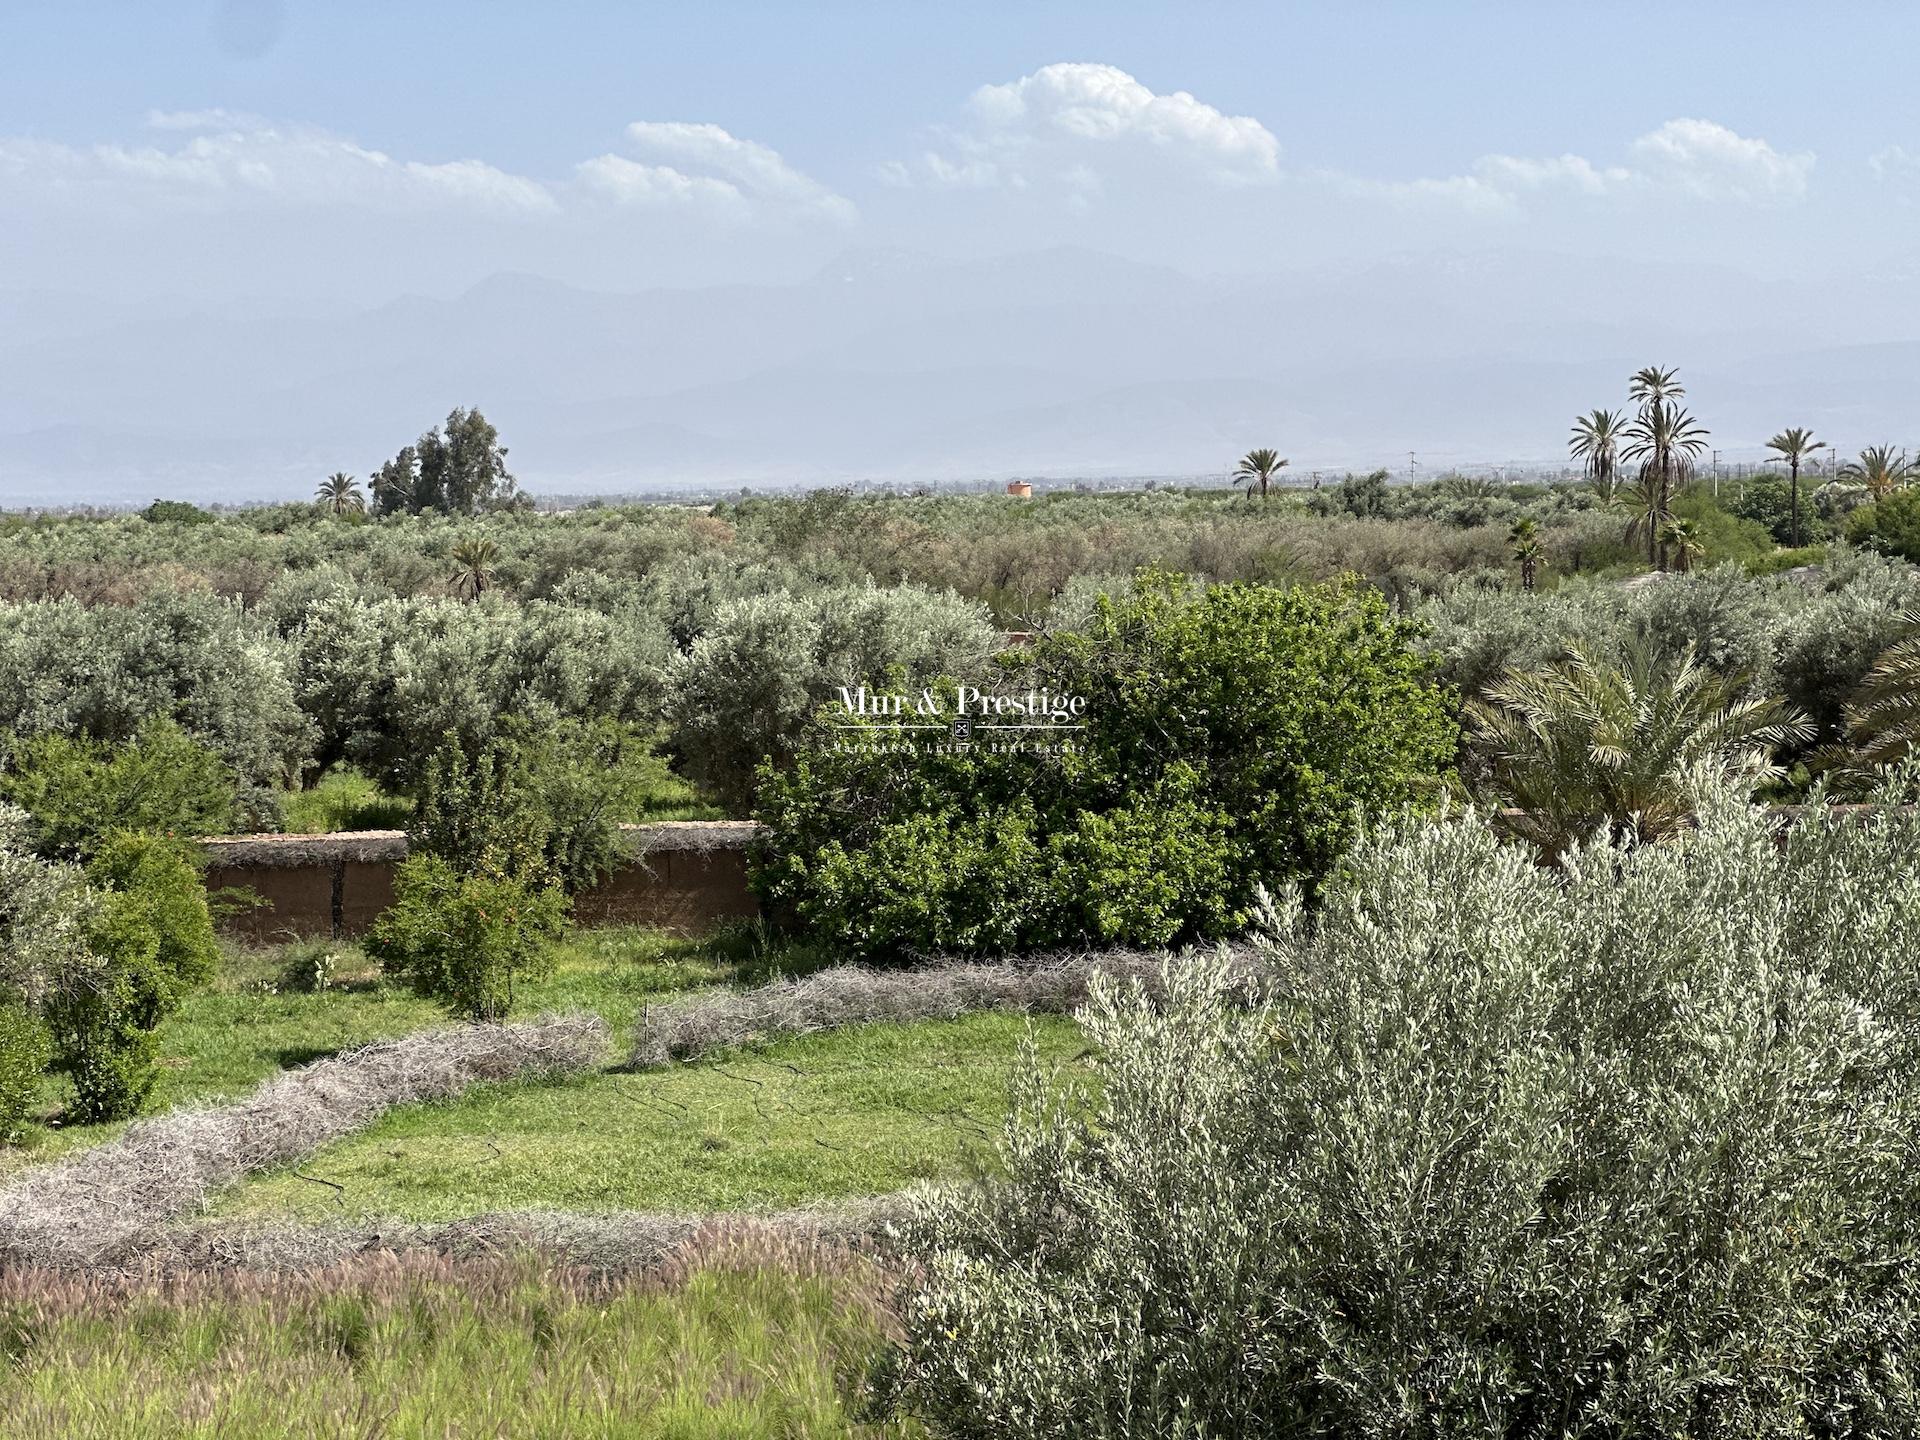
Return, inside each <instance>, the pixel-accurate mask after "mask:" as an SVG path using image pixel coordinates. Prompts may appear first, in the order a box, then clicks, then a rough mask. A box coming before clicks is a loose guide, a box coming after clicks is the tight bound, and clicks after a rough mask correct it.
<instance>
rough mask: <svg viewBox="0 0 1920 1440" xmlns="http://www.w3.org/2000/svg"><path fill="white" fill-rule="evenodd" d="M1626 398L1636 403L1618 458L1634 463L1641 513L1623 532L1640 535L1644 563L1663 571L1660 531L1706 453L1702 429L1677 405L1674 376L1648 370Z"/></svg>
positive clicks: (1638, 377)
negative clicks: (1675, 498)
mask: <svg viewBox="0 0 1920 1440" xmlns="http://www.w3.org/2000/svg"><path fill="white" fill-rule="evenodd" d="M1627 391H1628V393H1629V394H1630V395H1631V396H1632V397H1633V398H1634V399H1635V400H1638V401H1639V402H1640V410H1639V413H1638V414H1636V415H1635V416H1634V418H1633V423H1632V424H1631V425H1629V426H1628V427H1627V429H1626V432H1625V435H1626V439H1627V444H1626V446H1625V447H1624V448H1623V449H1622V450H1621V452H1620V453H1621V458H1622V459H1625V460H1630V461H1637V462H1638V463H1639V467H1640V472H1639V493H1638V495H1637V496H1636V497H1635V499H1636V502H1637V505H1638V507H1639V508H1640V510H1641V514H1640V515H1639V516H1636V519H1635V522H1634V523H1633V524H1632V525H1630V526H1629V527H1628V533H1629V535H1633V534H1637V533H1639V532H1641V531H1644V532H1645V536H1646V542H1647V563H1648V564H1649V565H1652V566H1655V567H1657V568H1660V569H1665V568H1666V564H1665V561H1666V556H1665V554H1664V553H1663V552H1662V551H1661V549H1660V546H1659V539H1660V532H1661V531H1662V530H1663V529H1665V528H1666V526H1667V524H1668V523H1669V522H1670V521H1671V520H1672V519H1673V496H1674V492H1675V491H1677V490H1678V489H1679V488H1680V487H1681V486H1683V485H1685V484H1686V482H1687V477H1688V476H1689V475H1691V474H1692V473H1693V464H1694V461H1695V460H1697V459H1698V458H1699V457H1700V453H1701V451H1703V450H1705V449H1706V448H1707V430H1706V427H1705V426H1703V425H1701V424H1700V423H1699V422H1698V421H1697V420H1695V419H1694V418H1693V417H1692V416H1691V415H1689V414H1688V413H1687V412H1686V411H1685V410H1684V409H1683V408H1681V406H1680V404H1679V400H1680V397H1681V396H1683V395H1685V394H1686V393H1687V392H1686V390H1685V389H1684V388H1683V387H1682V386H1681V384H1680V381H1679V379H1678V377H1677V375H1676V373H1675V372H1674V371H1672V370H1662V369H1660V368H1659V367H1658V366H1650V367H1648V368H1647V369H1645V370H1641V371H1639V372H1638V373H1636V374H1635V375H1634V377H1633V378H1632V379H1631V380H1630V381H1628V383H1627Z"/></svg>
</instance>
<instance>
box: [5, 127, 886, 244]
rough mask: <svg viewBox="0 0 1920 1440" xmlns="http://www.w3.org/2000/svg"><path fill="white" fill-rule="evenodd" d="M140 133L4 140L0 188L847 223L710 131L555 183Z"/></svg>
mask: <svg viewBox="0 0 1920 1440" xmlns="http://www.w3.org/2000/svg"><path fill="white" fill-rule="evenodd" d="M146 127H147V129H148V130H150V131H152V132H154V138H153V139H152V140H151V141H150V142H149V143H142V144H121V143H104V144H97V145H67V144H60V143H57V142H52V141H45V140H38V139H24V138H7V137H4V136H0V187H5V189H6V190H7V192H8V193H10V194H12V195H15V196H17V197H21V198H26V199H37V200H39V201H41V202H42V203H50V204H65V205H85V204H87V203H89V202H96V203H112V202H114V201H120V202H124V203H125V204H127V205H130V206H134V207H139V208H147V207H152V206H156V205H168V204H173V205H178V206H185V207H191V208H194V209H196V210H200V211H221V210H237V209H245V208H252V209H274V208H277V209H299V208H314V207H326V208H330V209H337V210H342V211H349V210H353V209H374V210H382V211H393V210H400V211H418V212H421V213H434V212H441V211H446V210H450V209H451V210H464V211H484V212H489V213H493V214H496V215H519V216H542V215H552V214H559V213H563V212H567V211H572V210H579V209H582V208H594V207H592V206H591V202H594V201H602V202H604V201H611V202H614V203H616V204H618V205H621V206H629V205H632V206H646V207H653V208H667V209H673V208H678V209H683V210H688V211H696V212H703V213H706V214H708V215H710V216H724V217H727V218H729V219H736V220H744V219H753V218H759V217H763V216H774V217H780V216H793V215H810V216H811V215H824V216H828V217H830V218H833V219H835V220H842V221H843V220H847V219H850V218H851V217H852V215H853V207H852V205H851V204H850V203H849V202H848V201H846V200H844V199H842V198H841V197H840V196H838V195H836V194H834V193H833V192H832V191H830V190H828V189H827V188H826V187H825V186H823V185H821V184H819V183H818V182H817V181H815V180H813V179H812V178H810V177H809V176H807V175H804V174H802V173H801V172H800V171H798V170H796V169H795V168H794V167H793V166H791V165H789V164H787V162H786V161H785V160H783V159H782V158H781V157H780V155H779V153H778V152H777V151H774V150H772V149H769V148H768V147H767V146H765V145H761V144H757V143H755V142H754V141H751V140H742V139H739V138H737V137H735V136H733V135H730V134H728V133H727V132H726V131H725V130H723V129H721V128H720V127H719V126H717V125H694V124H681V123H676V122H657V121H645V122H641V123H638V124H635V125H632V126H629V127H628V130H627V139H628V141H629V142H630V143H631V146H632V148H633V149H634V150H635V151H636V152H639V156H640V158H633V157H631V156H628V155H618V154H608V155H601V156H598V157H595V158H593V159H590V160H585V161H582V162H580V163H579V164H578V165H576V166H574V167H573V168H572V171H571V173H570V174H568V175H565V176H563V177H561V178H558V179H553V180H548V179H542V178H536V177H533V176H527V175H518V174H514V173H512V172H511V171H507V170H503V169H501V168H500V167H498V166H495V165H491V164H488V163H487V162H486V161H484V160H480V159H461V160H448V161H428V160H407V159H400V158H396V157H395V156H392V155H389V154H386V153H385V152H383V151H380V150H375V149H372V148H370V147H368V146H365V145H362V144H360V143H358V142H357V141H354V140H351V139H348V138H347V137H345V136H342V135H337V134H334V133H333V132H331V131H328V130H323V129H319V128H317V127H313V126H304V125H285V124H280V123H277V122H274V121H271V120H266V119H262V118H261V117H259V116H255V115H246V114H241V113H237V112H233V111H228V110H181V111H167V110H156V111H152V112H150V113H149V114H148V115H147V117H146ZM600 208H604V207H600Z"/></svg>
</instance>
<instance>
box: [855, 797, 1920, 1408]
mask: <svg viewBox="0 0 1920 1440" xmlns="http://www.w3.org/2000/svg"><path fill="white" fill-rule="evenodd" d="M1704 808H1705V812H1706V813H1705V814H1704V816H1703V819H1702V824H1701V827H1700V829H1699V830H1698V831H1696V832H1693V833H1692V834H1690V835H1688V836H1685V837H1683V838H1681V839H1679V840H1676V841H1675V842H1673V843H1669V844H1663V845H1655V846H1642V847H1639V848H1637V849H1634V850H1631V851H1621V850H1617V849H1613V848H1609V847H1606V846H1604V845H1601V846H1590V847H1586V848H1582V849H1579V850H1576V851H1575V852H1574V853H1572V854H1571V855H1570V856H1569V858H1568V860H1567V862H1566V863H1565V864H1564V865H1563V866H1562V867H1559V868H1557V869H1547V868H1543V867H1541V866H1540V865H1538V864H1537V863H1536V861H1535V859H1534V856H1533V854H1532V852H1531V851H1530V850H1527V849H1525V848H1522V847H1515V846H1511V845H1503V844H1502V843H1500V842H1499V841H1498V840H1497V839H1496V837H1495V835H1494V833H1493V832H1492V831H1491V829H1490V828H1489V827H1488V826H1487V825H1485V824H1483V823H1480V822H1478V821H1476V820H1472V819H1468V820H1465V821H1449V822H1441V823H1418V822H1409V823H1405V824H1398V825H1392V826H1388V827H1386V828H1384V829H1383V830H1382V831H1381V832H1380V833H1378V834H1376V835H1374V836H1372V837H1370V838H1368V839H1367V840H1365V841H1364V842H1362V843H1361V844H1360V845H1358V846H1357V847H1356V848H1355V850H1354V851H1353V852H1352V853H1351V854H1350V856H1349V858H1348V860H1347V862H1346V863H1345V864H1344V865H1343V866H1342V867H1341V868H1340V870H1339V872H1338V876H1337V878H1336V879H1335V880H1333V881H1332V882H1331V883H1329V884H1328V885H1327V886H1326V887H1325V888H1324V889H1323V891H1322V893H1321V896H1320V900H1319V904H1318V906H1317V909H1316V912H1315V913H1314V914H1312V915H1311V916H1310V915H1308V914H1306V913H1304V912H1303V910H1302V908H1301V906H1300V904H1299V898H1298V896H1297V894H1296V895H1294V896H1292V897H1290V898H1288V899H1286V900H1285V901H1284V902H1283V903H1282V904H1281V905H1280V906H1279V908H1278V911H1277V913H1276V914H1275V915H1274V916H1273V918H1272V922H1271V924H1272V932H1273V933H1272V938H1271V940H1270V941H1269V942H1268V944H1267V946H1266V947H1265V950H1264V957H1263V958H1264V960H1265V961H1266V967H1267V968H1266V972H1265V975H1264V977H1263V978H1261V979H1259V980H1257V981H1256V982H1255V985H1254V991H1255V993H1254V995H1253V997H1252V1002H1251V1003H1249V1001H1248V997H1247V994H1246V990H1245V986H1246V984H1247V981H1246V979H1245V977H1244V976H1242V977H1241V979H1239V980H1236V981H1233V982H1229V980H1228V979H1227V977H1226V976H1224V975H1223V974H1222V973H1221V972H1220V971H1219V970H1217V969H1216V968H1215V965H1216V962H1213V961H1201V962H1196V963H1194V964H1192V965H1189V966H1186V967H1176V968H1175V969H1174V970H1173V971H1171V972H1170V977H1169V989H1170V994H1169V997H1168V999H1167V1000H1166V1001H1165V1003H1164V1004H1163V1003H1158V1002H1155V1001H1152V1000H1150V999H1148V998H1147V997H1146V996H1145V995H1143V994H1142V993H1140V992H1138V991H1133V992H1120V991H1115V990H1111V989H1109V990H1106V991H1105V992H1104V993H1102V994H1101V995H1100V996H1099V997H1098V999H1097V1000H1096V1002H1095V1004H1094V1005H1093V1006H1092V1008H1091V1011H1090V1013H1089V1014H1088V1015H1087V1016H1086V1019H1085V1024H1086V1028H1087V1030H1088V1032H1089V1033H1088V1038H1089V1049H1090V1051H1091V1053H1092V1054H1094V1055H1095V1056H1097V1057H1099V1064H1100V1074H1099V1076H1098V1079H1097V1083H1092V1082H1089V1083H1088V1084H1087V1086H1086V1087H1085V1088H1082V1087H1081V1086H1080V1085H1078V1084H1073V1085H1069V1086H1068V1087H1067V1088H1066V1090H1065V1092H1064V1093H1063V1091H1062V1088H1061V1085H1060V1081H1059V1077H1058V1076H1057V1075H1050V1074H1047V1073H1043V1072H1042V1071H1041V1069H1040V1068H1039V1066H1038V1065H1037V1064H1034V1063H1033V1062H1032V1061H1031V1060H1030V1061H1029V1063H1028V1067H1027V1073H1026V1075H1025V1077H1024V1079H1023V1081H1022V1082H1021V1085H1020V1088H1019V1092H1018V1096H1017V1100H1018V1106H1017V1113H1016V1115H1015V1118H1014V1120H1013V1122H1012V1123H1011V1125H1010V1127H1009V1130H1008V1135H1007V1139H1006V1140H1005V1142H1004V1146H1003V1152H1004V1161H1005V1165H1004V1179H1002V1180H998V1181H995V1182H991V1183H988V1184H986V1185H984V1186H981V1187H976V1188H974V1189H971V1190H967V1191H960V1192H956V1193H951V1194H949V1195H946V1196H942V1197H937V1198H933V1199H930V1200H928V1201H927V1202H925V1204H924V1205H923V1208H922V1211H921V1213H920V1215H919V1216H918V1218H917V1219H916V1221H915V1222H914V1223H913V1224H912V1225H911V1226H910V1229H909V1245H910V1249H911V1252H912V1258H913V1259H914V1260H916V1261H917V1262H918V1264H919V1266H920V1267H921V1268H920V1270H919V1274H920V1275H921V1276H922V1279H921V1281H920V1283H919V1285H918V1286H917V1288H916V1289H915V1290H914V1291H913V1292H912V1293H911V1294H910V1295H909V1297H908V1300H907V1304H906V1307H905V1317H904V1320H905V1328H906V1342H905V1345H904V1348H903V1351H902V1352H901V1355H900V1358H899V1360H898V1362H897V1364H896V1365H895V1366H894V1367H893V1369H892V1372H891V1374H890V1375H888V1376H886V1377H884V1380H885V1384H884V1389H885V1391H886V1393H888V1394H890V1395H891V1396H892V1397H893V1398H894V1399H895V1401H896V1402H897V1403H898V1404H899V1406H901V1407H902V1408H905V1409H907V1410H910V1411H912V1412H914V1413H916V1414H918V1415H920V1416H922V1417H923V1418H925V1419H927V1420H928V1421H929V1422H931V1425H932V1428H933V1429H934V1430H935V1432H936V1433H938V1434H942V1435H947V1436H955V1437H971V1436H980V1437H988V1436H991V1437H995V1440H1006V1437H1015V1440H1018V1437H1040V1436H1046V1437H1066V1436H1083V1435H1084V1436H1107V1437H1117V1436H1144V1435H1192V1436H1199V1435H1221V1436H1230V1435H1271V1434H1300V1435H1339V1436H1358V1435H1371V1436H1403V1437H1413V1436H1442V1435H1444V1436H1451V1437H1460V1440H1482V1437H1483V1440H1508V1437H1516V1436H1541V1437H1549V1436H1552V1437H1559V1436H1565V1435H1576V1434H1578V1435H1606V1436H1625V1435H1672V1436H1686V1437H1690V1440H1736V1437H1738V1440H1749V1437H1769V1440H1776V1437H1777V1440H1786V1437H1805V1436H1812V1435H1859V1436H1887V1437H1892V1436H1899V1435H1908V1434H1913V1433H1915V1431H1916V1429H1917V1428H1920V1362H1916V1359H1915V1356H1916V1354H1920V1349H1916V1342H1920V1275H1916V1272H1915V1269H1914V1267H1913V1265H1912V1263H1911V1260H1910V1257H1911V1255H1912V1254H1913V1250H1914V1246H1915V1244H1916V1243H1917V1242H1920V1169H1916V1167H1915V1166H1914V1165H1913V1163H1912V1136H1913V1134H1914V1133H1915V1128H1916V1125H1917V1124H1920V1029H1917V1028H1916V1027H1915V1025H1914V1024H1913V1017H1914V1016H1915V1015H1916V1014H1920V972H1917V971H1916V970H1915V969H1914V967H1913V965H1912V963H1911V958H1910V957H1911V956H1912V955H1913V954H1914V953H1915V951H1916V949H1917V948H1920V907H1916V906H1915V905H1914V904H1913V901H1912V894H1913V891H1912V885H1911V879H1910V877H1911V876H1912V874H1913V873H1914V868H1915V866H1916V865H1920V818H1916V817H1915V816H1914V815H1912V814H1911V813H1907V814H1900V813H1880V814H1878V815H1876V816H1874V817H1873V818H1871V819H1869V820H1864V821H1862V820H1860V819H1858V818H1856V817H1849V816H1845V815H1841V814H1837V813H1834V812H1832V811H1829V810H1826V809H1823V808H1816V809H1815V810H1814V811H1812V812H1811V813H1810V814H1808V815H1807V816H1806V817H1805V818H1803V819H1802V820H1801V821H1800V822H1799V823H1797V824H1796V825H1795V826H1794V827H1793V828H1792V829H1791V830H1790V831H1789V832H1788V834H1787V836H1786V839H1785V841H1784V843H1782V842H1781V839H1780V836H1779V833H1778V830H1777V827H1776V823H1775V820H1774V818H1773V817H1771V816H1769V815H1767V814H1766V813H1764V812H1763V811H1760V810H1757V809H1753V810H1749V809H1746V808H1743V807H1736V806H1733V805H1731V804H1729V803H1727V802H1726V801H1725V800H1723V799H1720V800H1709V801H1708V803H1707V804H1706V805H1705V807H1704Z"/></svg>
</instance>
